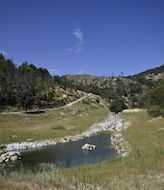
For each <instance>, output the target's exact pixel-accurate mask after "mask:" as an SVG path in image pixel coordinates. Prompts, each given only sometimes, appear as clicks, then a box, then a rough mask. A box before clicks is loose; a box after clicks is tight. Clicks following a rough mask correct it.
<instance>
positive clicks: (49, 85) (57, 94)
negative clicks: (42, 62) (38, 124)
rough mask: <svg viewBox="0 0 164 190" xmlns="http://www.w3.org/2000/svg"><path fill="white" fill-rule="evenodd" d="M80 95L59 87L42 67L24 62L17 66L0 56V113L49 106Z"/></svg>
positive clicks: (61, 103) (60, 103) (71, 99)
mask: <svg viewBox="0 0 164 190" xmlns="http://www.w3.org/2000/svg"><path fill="white" fill-rule="evenodd" d="M79 96H80V93H79V92H77V91H74V90H71V89H67V90H63V89H62V88H60V87H59V86H58V85H57V84H56V81H54V79H53V77H52V76H51V75H50V73H49V72H48V70H46V69H45V68H37V67H36V66H34V65H33V64H29V63H27V62H24V63H22V64H21V65H20V66H18V67H17V66H16V65H15V64H14V63H13V61H12V60H10V59H6V58H5V57H4V56H3V55H2V54H0V110H4V109H11V108H12V109H13V108H15V109H25V110H27V109H30V108H45V107H52V106H57V105H63V104H65V103H66V102H69V101H73V100H74V99H76V98H77V97H79Z"/></svg>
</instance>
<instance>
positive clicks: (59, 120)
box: [0, 103, 108, 144]
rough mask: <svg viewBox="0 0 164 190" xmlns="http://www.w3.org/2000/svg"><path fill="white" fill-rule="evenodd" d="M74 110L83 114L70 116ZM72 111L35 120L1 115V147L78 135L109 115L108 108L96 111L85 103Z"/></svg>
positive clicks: (52, 113) (39, 117)
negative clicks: (27, 141) (15, 143)
mask: <svg viewBox="0 0 164 190" xmlns="http://www.w3.org/2000/svg"><path fill="white" fill-rule="evenodd" d="M74 108H76V109H79V110H80V115H76V116H74V115H72V114H71V110H72V109H74ZM70 109H71V110H70ZM70 109H68V108H67V109H62V110H58V111H47V112H46V114H41V115H33V116H23V115H0V144H7V143H13V142H22V141H26V140H27V139H33V140H46V139H54V138H59V137H64V136H69V135H75V134H78V133H81V132H82V131H84V130H86V129H88V128H89V127H90V126H91V125H92V124H93V123H95V122H99V121H101V120H103V119H104V118H105V117H106V116H107V113H108V110H107V108H105V107H102V106H99V107H96V108H95V107H93V106H92V105H90V104H89V105H84V104H82V103H78V104H76V105H74V106H72V107H71V108H70ZM61 112H63V113H64V114H63V113H61Z"/></svg>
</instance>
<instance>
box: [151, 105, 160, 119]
mask: <svg viewBox="0 0 164 190" xmlns="http://www.w3.org/2000/svg"><path fill="white" fill-rule="evenodd" d="M148 113H149V114H150V115H152V116H153V117H158V116H161V115H162V109H161V108H160V107H159V106H157V105H154V106H151V107H150V108H149V109H148Z"/></svg>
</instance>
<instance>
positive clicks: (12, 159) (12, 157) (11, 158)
mask: <svg viewBox="0 0 164 190" xmlns="http://www.w3.org/2000/svg"><path fill="white" fill-rule="evenodd" d="M18 159H19V157H18V156H11V157H10V160H11V161H16V160H18Z"/></svg>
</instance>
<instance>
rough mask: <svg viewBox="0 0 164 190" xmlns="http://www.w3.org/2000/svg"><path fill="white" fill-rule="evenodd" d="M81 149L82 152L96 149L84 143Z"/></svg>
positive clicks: (94, 146)
mask: <svg viewBox="0 0 164 190" xmlns="http://www.w3.org/2000/svg"><path fill="white" fill-rule="evenodd" d="M81 148H82V150H94V149H95V148H96V145H92V144H88V143H86V144H84V145H83V146H82V147H81Z"/></svg>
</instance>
